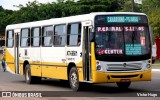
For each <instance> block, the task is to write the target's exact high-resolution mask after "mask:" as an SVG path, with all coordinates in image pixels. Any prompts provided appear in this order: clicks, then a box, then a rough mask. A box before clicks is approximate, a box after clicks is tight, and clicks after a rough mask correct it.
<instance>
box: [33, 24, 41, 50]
mask: <svg viewBox="0 0 160 100" xmlns="http://www.w3.org/2000/svg"><path fill="white" fill-rule="evenodd" d="M35 28H39V34H40V35H39V46H34V45H33V41H34V38H35V37H33V34H34V32H33V30H34V29H35ZM41 34H42V29H41V26H37V27H31V36H30V38H31V47H40V46H41V36H42V35H41Z"/></svg>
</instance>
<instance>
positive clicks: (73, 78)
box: [69, 67, 79, 91]
mask: <svg viewBox="0 0 160 100" xmlns="http://www.w3.org/2000/svg"><path fill="white" fill-rule="evenodd" d="M69 84H70V87H71V88H72V89H73V90H74V91H78V89H79V77H78V71H77V68H76V67H72V68H71V70H70V72H69Z"/></svg>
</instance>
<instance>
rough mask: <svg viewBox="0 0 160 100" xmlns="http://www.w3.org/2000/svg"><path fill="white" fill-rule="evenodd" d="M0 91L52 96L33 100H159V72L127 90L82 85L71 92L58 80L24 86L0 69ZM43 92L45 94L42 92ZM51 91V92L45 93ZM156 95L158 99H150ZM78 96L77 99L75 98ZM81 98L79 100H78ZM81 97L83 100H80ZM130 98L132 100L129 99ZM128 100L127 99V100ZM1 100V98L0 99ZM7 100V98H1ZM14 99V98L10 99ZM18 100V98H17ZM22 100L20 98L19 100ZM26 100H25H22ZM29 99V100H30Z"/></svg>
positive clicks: (65, 84)
mask: <svg viewBox="0 0 160 100" xmlns="http://www.w3.org/2000/svg"><path fill="white" fill-rule="evenodd" d="M0 91H17V92H18V91H19V92H20V91H23V92H25V91H30V92H32V91H38V92H40V93H42V96H52V98H48V97H47V98H44V97H43V98H32V99H33V100H34V99H36V100H37V99H38V100H39V99H40V100H41V99H46V100H53V98H54V99H56V100H74V99H79V100H81V99H84V100H97V99H100V100H103V99H104V100H106V99H107V100H115V99H116V100H117V97H118V99H120V100H128V99H130V100H135V98H137V99H140V100H146V97H138V95H140V94H141V95H142V94H143V95H145V94H147V95H148V94H150V95H151V97H147V100H153V99H154V100H159V99H160V71H159V70H155V71H153V73H152V81H149V82H148V81H147V82H133V83H132V84H131V86H130V88H129V89H128V90H121V89H119V88H117V86H116V84H114V83H107V84H84V85H83V87H82V91H80V92H73V91H72V90H71V89H70V88H69V86H68V85H67V83H63V82H61V81H59V80H53V79H43V80H42V82H41V83H39V84H32V85H28V84H25V81H24V77H23V76H19V75H13V74H11V73H9V72H3V71H2V69H1V68H0ZM43 91H45V92H43ZM47 91H51V92H47ZM156 95H158V96H159V97H156V98H154V97H152V96H156ZM64 96H65V97H64ZM76 96H78V98H77V97H76ZM80 97H81V98H80ZM82 97H83V98H82ZM130 97H132V98H130ZM127 98H128V99H127ZM0 99H2V98H0ZM3 99H7V98H3ZM12 99H15V98H12ZM18 99H19V98H18ZM21 99H22V98H21ZM23 99H27V98H23ZM32 99H30V100H32Z"/></svg>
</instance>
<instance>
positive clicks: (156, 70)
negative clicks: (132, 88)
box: [152, 69, 160, 72]
mask: <svg viewBox="0 0 160 100" xmlns="http://www.w3.org/2000/svg"><path fill="white" fill-rule="evenodd" d="M152 71H155V72H160V69H152Z"/></svg>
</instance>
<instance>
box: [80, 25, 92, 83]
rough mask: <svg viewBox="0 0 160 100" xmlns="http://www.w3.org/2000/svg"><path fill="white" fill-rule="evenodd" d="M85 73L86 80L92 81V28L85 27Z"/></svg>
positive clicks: (83, 52)
mask: <svg viewBox="0 0 160 100" xmlns="http://www.w3.org/2000/svg"><path fill="white" fill-rule="evenodd" d="M83 31H84V32H83V33H84V34H83V41H84V42H83V51H82V57H83V73H84V80H85V81H91V52H90V51H91V44H90V37H89V36H90V32H91V28H89V26H84V27H83Z"/></svg>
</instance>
